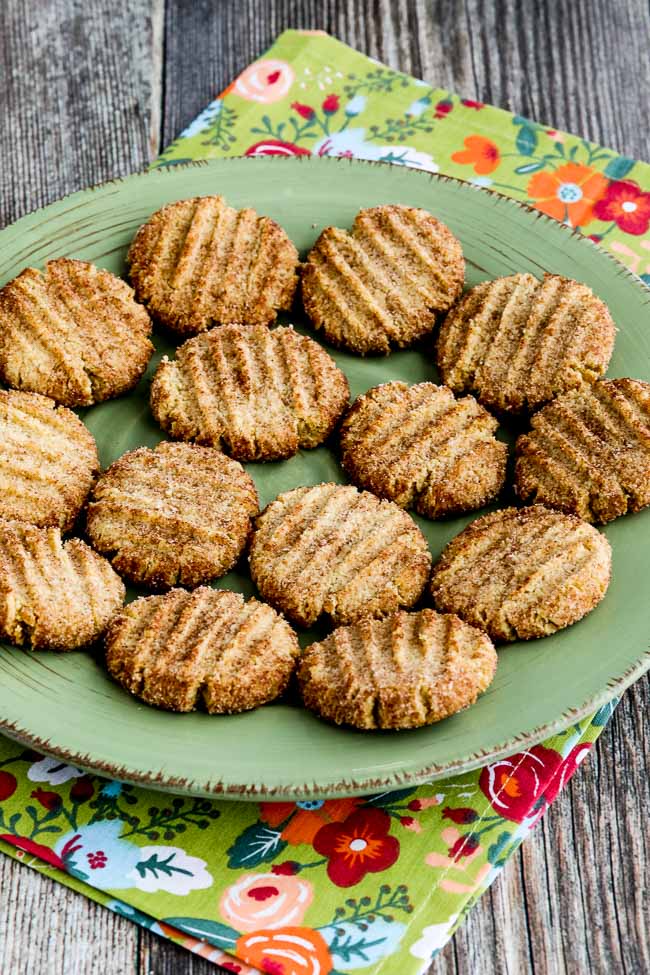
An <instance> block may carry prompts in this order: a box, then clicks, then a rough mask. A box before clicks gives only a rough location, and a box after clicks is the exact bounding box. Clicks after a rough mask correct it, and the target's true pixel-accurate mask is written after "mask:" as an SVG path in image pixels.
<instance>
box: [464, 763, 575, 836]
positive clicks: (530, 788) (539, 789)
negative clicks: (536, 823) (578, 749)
mask: <svg viewBox="0 0 650 975" xmlns="http://www.w3.org/2000/svg"><path fill="white" fill-rule="evenodd" d="M561 765H562V757H561V755H560V754H559V753H558V752H556V751H554V750H553V749H552V748H546V747H545V746H544V745H535V746H534V748H531V749H529V750H528V751H526V752H517V754H516V755H511V756H510V757H509V758H503V759H501V761H500V762H494V763H493V764H492V765H486V766H485V768H484V769H482V771H481V775H480V778H479V787H480V788H481V790H482V791H483V792H484V793H485V795H486V796H487V797H488V799H489V800H490V802H491V804H492V807H493V809H494V810H495V812H498V813H499V814H500V815H501V816H503V818H504V819H510V820H512V822H514V823H521V822H523V821H524V819H526V818H527V817H528V816H531V815H532V814H533V812H536V813H537V814H538V815H537V818H539V817H540V816H541V815H542V812H543V811H544V809H545V808H546V805H547V804H548V803H547V802H545V793H546V790H547V788H548V786H549V783H550V781H551V779H552V778H553V776H554V775H555V773H556V772H557V771H558V769H559V768H560V766H561ZM539 804H541V805H539Z"/></svg>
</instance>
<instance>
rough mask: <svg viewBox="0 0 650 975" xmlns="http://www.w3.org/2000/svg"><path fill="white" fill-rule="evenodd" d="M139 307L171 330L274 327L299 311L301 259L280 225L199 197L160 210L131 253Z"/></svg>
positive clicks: (186, 332) (218, 200) (139, 234)
mask: <svg viewBox="0 0 650 975" xmlns="http://www.w3.org/2000/svg"><path fill="white" fill-rule="evenodd" d="M127 260H128V263H129V266H130V274H131V281H132V282H133V286H134V287H135V292H136V294H137V296H138V300H139V301H142V302H144V304H145V305H147V307H148V308H149V311H150V312H151V314H152V315H154V316H155V318H157V319H158V320H159V321H161V322H163V323H164V324H165V325H167V326H168V328H171V329H173V330H174V331H175V332H181V333H182V334H184V335H196V333H197V332H204V331H205V329H206V328H210V326H212V325H228V324H231V323H239V322H242V323H244V324H246V325H253V324H262V325H269V324H271V323H272V322H274V321H275V319H276V317H277V314H278V312H279V311H287V310H288V309H289V308H291V303H292V301H293V295H294V292H295V290H296V284H297V282H298V277H297V267H298V252H297V250H296V248H295V247H294V245H293V243H292V242H291V240H290V239H289V238H288V237H287V235H286V233H285V232H284V230H283V229H282V227H280V226H279V225H278V224H277V223H276V222H275V220H271V218H270V217H260V216H258V214H257V213H256V212H255V210H251V209H250V208H246V209H244V210H235V209H233V207H230V206H228V204H227V203H226V201H225V200H224V199H223V197H222V196H197V197H194V198H193V199H191V200H179V201H178V202H177V203H169V204H168V205H167V206H165V207H163V208H162V210H157V211H156V212H155V213H154V214H152V216H151V217H149V219H148V220H147V222H146V223H145V224H143V226H142V227H140V229H139V230H138V232H137V234H136V235H135V238H134V239H133V243H132V244H131V248H130V250H129V254H128V258H127Z"/></svg>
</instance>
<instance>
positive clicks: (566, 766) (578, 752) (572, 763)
mask: <svg viewBox="0 0 650 975" xmlns="http://www.w3.org/2000/svg"><path fill="white" fill-rule="evenodd" d="M590 751H591V742H590V741H586V742H583V743H582V744H581V745H576V746H575V748H572V749H571V751H570V752H569V754H568V755H567V757H566V758H565V759H564V761H563V762H562V764H561V765H560V768H559V770H558V771H557V772H556V774H555V775H554V776H553V779H552V781H551V782H549V784H548V785H547V787H546V791H545V793H544V799H545V800H546V805H548V804H549V803H551V802H553V800H554V799H555V797H556V796H557V795H558V793H559V792H561V791H562V789H563V788H564V786H565V785H566V784H567V782H568V781H569V779H570V778H571V776H572V775H573V773H574V772H575V771H576V769H577V768H578V766H579V765H580V763H581V762H584V760H585V758H586V757H587V755H588V754H589V752H590ZM544 808H546V806H545V807H544Z"/></svg>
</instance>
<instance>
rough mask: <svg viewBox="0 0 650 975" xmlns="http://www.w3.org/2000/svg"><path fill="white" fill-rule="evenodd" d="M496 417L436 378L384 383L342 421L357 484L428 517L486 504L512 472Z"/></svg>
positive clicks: (345, 454) (344, 454) (345, 459)
mask: <svg viewBox="0 0 650 975" xmlns="http://www.w3.org/2000/svg"><path fill="white" fill-rule="evenodd" d="M497 427H498V423H497V421H496V420H495V419H494V417H493V416H491V415H490V414H489V413H488V412H487V410H484V409H483V407H482V406H480V405H479V404H478V403H477V402H476V400H475V399H474V397H473V396H464V397H463V398H462V399H458V400H457V399H455V398H454V394H453V393H452V392H451V390H450V389H448V388H447V387H446V386H436V385H434V384H433V383H418V385H417V386H407V385H406V383H401V382H393V383H385V384H384V385H382V386H375V387H374V389H370V390H368V392H367V393H364V394H363V396H360V397H359V398H358V399H357V400H356V402H355V403H354V405H353V406H352V408H351V409H350V411H349V412H348V413H347V415H346V416H345V418H344V420H343V423H342V424H341V440H340V443H341V463H342V464H343V467H344V468H345V470H346V471H347V473H348V474H349V476H350V478H351V480H352V481H354V483H355V484H357V485H358V486H359V487H362V488H366V490H368V491H372V492H373V494H377V495H378V496H379V497H380V498H388V499H389V500H390V501H394V502H395V503H396V504H398V505H399V506H400V507H401V508H415V510H416V511H417V512H418V513H419V514H421V515H424V517H425V518H441V517H443V515H449V514H458V513H459V512H461V511H471V510H472V509H473V508H480V507H481V506H482V505H484V504H486V503H487V502H488V501H490V500H491V499H492V498H494V497H495V496H496V495H497V494H498V493H499V491H500V490H501V488H502V487H503V482H504V479H505V474H506V459H507V456H508V448H507V447H506V445H505V444H504V443H501V441H499V440H497V439H496V438H495V436H494V433H495V431H496V429H497Z"/></svg>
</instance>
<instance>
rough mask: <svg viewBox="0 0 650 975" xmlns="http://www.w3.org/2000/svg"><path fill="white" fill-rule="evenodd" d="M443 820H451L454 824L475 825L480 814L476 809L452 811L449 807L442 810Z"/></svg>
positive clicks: (463, 808)
mask: <svg viewBox="0 0 650 975" xmlns="http://www.w3.org/2000/svg"><path fill="white" fill-rule="evenodd" d="M442 818H443V819H451V821H452V823H461V824H464V823H474V822H476V820H477V819H478V813H477V812H476V811H475V810H474V809H468V808H466V807H464V806H463V807H462V808H460V809H451V808H450V807H449V806H445V808H444V809H443V810H442Z"/></svg>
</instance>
